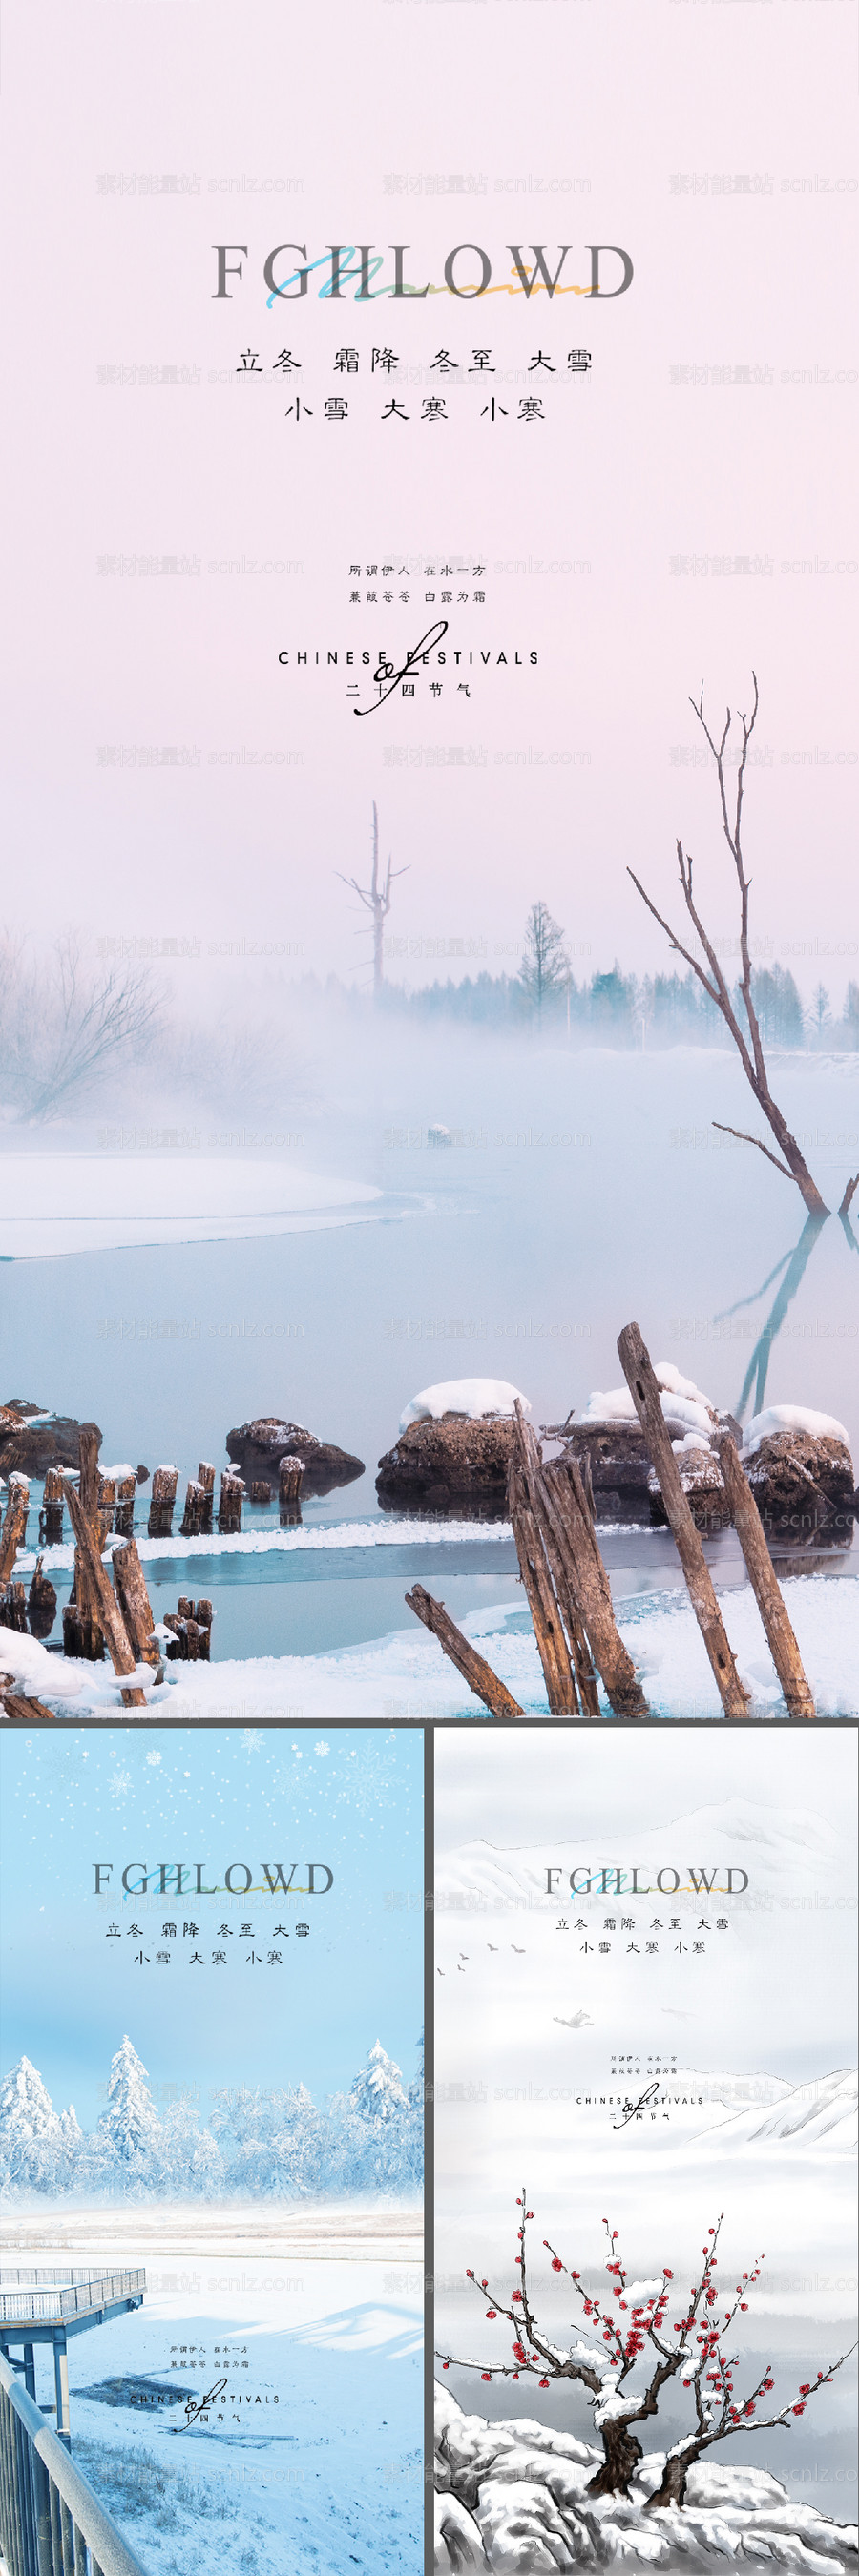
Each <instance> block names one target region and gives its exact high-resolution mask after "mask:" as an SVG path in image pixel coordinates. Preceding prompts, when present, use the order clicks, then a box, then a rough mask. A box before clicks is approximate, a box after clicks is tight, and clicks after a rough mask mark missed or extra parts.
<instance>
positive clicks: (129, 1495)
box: [113, 1472, 137, 1538]
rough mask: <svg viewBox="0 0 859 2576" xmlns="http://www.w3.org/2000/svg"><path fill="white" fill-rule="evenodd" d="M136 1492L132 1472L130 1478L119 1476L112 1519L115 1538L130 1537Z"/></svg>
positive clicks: (134, 1477) (135, 1480)
mask: <svg viewBox="0 0 859 2576" xmlns="http://www.w3.org/2000/svg"><path fill="white" fill-rule="evenodd" d="M136 1492H137V1477H136V1476H135V1475H134V1473H133V1472H132V1474H131V1475H130V1476H119V1477H118V1478H117V1484H116V1511H115V1513H114V1519H113V1526H114V1531H115V1533H116V1536H117V1538H130V1537H131V1534H132V1531H133V1528H134V1497H135V1494H136Z"/></svg>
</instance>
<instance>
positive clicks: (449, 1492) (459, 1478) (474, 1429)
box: [376, 1377, 531, 1520]
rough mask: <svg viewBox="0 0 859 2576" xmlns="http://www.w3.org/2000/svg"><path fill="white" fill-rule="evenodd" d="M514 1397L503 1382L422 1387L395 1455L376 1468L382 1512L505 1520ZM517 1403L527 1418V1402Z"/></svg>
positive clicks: (457, 1381) (452, 1381)
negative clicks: (421, 1513) (452, 1515)
mask: <svg viewBox="0 0 859 2576" xmlns="http://www.w3.org/2000/svg"><path fill="white" fill-rule="evenodd" d="M517 1396H519V1389H518V1387H515V1386H510V1385H509V1384H508V1383H507V1380H506V1379H504V1378H470V1377H465V1378H448V1379H447V1380H446V1381H445V1383H444V1384H443V1385H440V1386H428V1387H423V1388H422V1390H421V1392H420V1394H419V1395H415V1396H413V1397H412V1399H411V1403H410V1404H407V1405H406V1406H405V1408H404V1411H403V1412H402V1413H401V1415H400V1434H399V1438H398V1440H397V1441H396V1442H395V1445H394V1447H393V1449H389V1450H388V1451H387V1452H386V1454H385V1456H384V1457H383V1458H380V1460H379V1473H378V1476H377V1478H376V1492H377V1494H378V1497H379V1502H380V1504H381V1507H382V1510H383V1511H406V1512H440V1513H443V1514H444V1513H455V1514H457V1515H458V1516H460V1515H461V1516H463V1517H464V1518H466V1519H471V1520H474V1519H479V1520H502V1519H504V1518H505V1516H506V1512H507V1469H508V1464H509V1459H510V1445H511V1441H512V1437H513V1407H514V1404H515V1402H516V1399H517ZM519 1401H520V1403H521V1405H522V1410H523V1413H525V1414H526V1415H527V1414H529V1413H530V1410H531V1407H530V1404H529V1402H528V1398H527V1396H519Z"/></svg>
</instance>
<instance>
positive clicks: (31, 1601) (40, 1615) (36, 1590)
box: [27, 1556, 57, 1637]
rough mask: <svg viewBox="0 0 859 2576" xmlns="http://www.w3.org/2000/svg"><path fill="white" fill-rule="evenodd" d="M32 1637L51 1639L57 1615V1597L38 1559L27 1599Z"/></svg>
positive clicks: (38, 1558) (38, 1557)
mask: <svg viewBox="0 0 859 2576" xmlns="http://www.w3.org/2000/svg"><path fill="white" fill-rule="evenodd" d="M27 1614H28V1617H29V1621H30V1635H31V1637H49V1636H50V1633H51V1629H52V1627H53V1624H54V1620H55V1618H56V1615H57V1596H56V1592H55V1590H54V1586H53V1584H52V1583H49V1582H48V1578H47V1575H46V1574H43V1573H42V1559H41V1557H40V1556H37V1558H36V1570H35V1573H34V1575H33V1580H32V1583H31V1585H30V1590H29V1595H28V1599H27Z"/></svg>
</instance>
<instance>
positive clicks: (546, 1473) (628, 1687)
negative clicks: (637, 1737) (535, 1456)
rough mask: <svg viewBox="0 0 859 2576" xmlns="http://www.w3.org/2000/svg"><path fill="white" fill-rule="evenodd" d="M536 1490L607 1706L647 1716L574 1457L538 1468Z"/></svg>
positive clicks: (619, 1714) (625, 1714)
mask: <svg viewBox="0 0 859 2576" xmlns="http://www.w3.org/2000/svg"><path fill="white" fill-rule="evenodd" d="M539 1491H540V1498H541V1503H542V1508H543V1510H544V1513H545V1516H546V1520H547V1522H548V1523H549V1525H550V1527H554V1528H555V1529H556V1538H557V1545H558V1548H559V1552H560V1553H561V1555H562V1557H564V1556H565V1557H566V1562H567V1565H568V1568H569V1582H570V1589H571V1591H572V1594H573V1598H574V1600H575V1603H576V1605H577V1608H578V1611H579V1616H580V1618H581V1621H582V1625H583V1627H584V1629H585V1632H586V1635H587V1639H588V1643H589V1646H590V1650H591V1654H592V1656H593V1659H594V1663H595V1664H596V1668H597V1671H598V1673H599V1675H600V1678H601V1681H602V1684H603V1688H604V1690H605V1694H606V1698H607V1700H608V1704H609V1707H610V1708H611V1709H612V1710H613V1712H614V1715H615V1717H648V1716H649V1714H650V1711H649V1708H648V1704H647V1700H646V1698H645V1694H644V1691H643V1690H642V1686H641V1683H640V1681H639V1679H638V1675H637V1673H636V1669H635V1665H634V1663H633V1659H632V1656H631V1654H630V1652H629V1648H628V1647H627V1646H625V1645H624V1641H623V1638H622V1636H621V1633H620V1629H619V1627H618V1624H617V1620H616V1618H615V1615H614V1603H613V1601H612V1597H611V1584H610V1582H609V1578H608V1574H607V1571H606V1568H605V1565H604V1564H603V1560H602V1556H601V1554H600V1548H599V1541H598V1539H597V1534H596V1530H595V1527H594V1518H593V1510H592V1507H591V1506H592V1489H591V1486H590V1479H589V1478H588V1480H587V1481H585V1479H584V1478H583V1476H582V1474H581V1469H580V1467H579V1464H578V1462H577V1460H576V1459H575V1458H572V1457H568V1458H555V1459H553V1460H552V1461H551V1463H550V1464H549V1465H548V1466H546V1467H543V1469H542V1471H541V1475H540V1484H539ZM583 1706H584V1702H583ZM596 1714H597V1715H599V1708H598V1707H597V1710H596Z"/></svg>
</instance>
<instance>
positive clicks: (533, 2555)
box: [435, 2387, 857, 2576]
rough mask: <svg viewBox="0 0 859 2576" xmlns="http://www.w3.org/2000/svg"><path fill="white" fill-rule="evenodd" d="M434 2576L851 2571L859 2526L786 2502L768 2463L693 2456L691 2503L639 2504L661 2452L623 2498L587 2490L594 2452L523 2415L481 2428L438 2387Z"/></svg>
mask: <svg viewBox="0 0 859 2576" xmlns="http://www.w3.org/2000/svg"><path fill="white" fill-rule="evenodd" d="M436 2395H437V2410H436V2415H437V2421H436V2440H437V2479H438V2489H439V2493H438V2497H437V2516H436V2559H435V2565H436V2571H437V2576H458V2571H459V2570H460V2569H464V2570H468V2571H473V2570H476V2569H482V2570H487V2569H492V2570H493V2571H495V2576H560V2571H562V2570H564V2569H567V2568H571V2569H572V2568H581V2567H583V2566H585V2567H586V2566H594V2567H596V2566H606V2565H608V2566H614V2565H615V2564H618V2563H620V2564H625V2565H626V2566H628V2567H659V2568H663V2569H665V2570H669V2569H681V2568H682V2569H684V2570H692V2569H695V2568H709V2569H711V2570H713V2569H715V2568H716V2567H717V2566H718V2565H719V2564H721V2565H722V2566H724V2562H725V2560H726V2559H732V2560H737V2561H740V2562H742V2563H743V2564H745V2563H746V2562H747V2561H748V2560H749V2559H751V2560H753V2561H754V2560H756V2559H757V2560H762V2561H764V2562H765V2563H766V2564H767V2565H769V2566H770V2567H771V2566H772V2565H773V2562H775V2564H776V2565H777V2566H780V2567H792V2568H802V2569H805V2570H806V2576H855V2571H856V2567H857V2533H856V2530H855V2528H851V2527H850V2526H849V2525H842V2524H839V2523H834V2522H829V2521H827V2519H826V2517H825V2516H824V2515H823V2514H819V2513H817V2512H816V2511H815V2510H814V2507H813V2506H811V2505H805V2504H799V2503H794V2502H793V2501H792V2500H791V2498H790V2496H789V2495H788V2493H787V2489H786V2488H785V2487H783V2486H782V2484H781V2482H780V2480H779V2479H778V2478H775V2477H772V2476H771V2475H770V2474H769V2472H768V2470H766V2469H758V2468H754V2467H749V2466H746V2465H745V2464H744V2463H742V2462H738V2463H737V2465H736V2467H734V2466H733V2465H732V2466H730V2467H722V2466H721V2465H719V2466H717V2465H716V2464H715V2463H713V2462H712V2460H711V2459H705V2460H703V2461H699V2462H697V2463H696V2465H695V2466H694V2467H693V2468H692V2469H691V2470H690V2472H689V2479H688V2487H687V2501H686V2503H685V2505H683V2506H682V2508H678V2507H670V2508H669V2509H668V2510H667V2511H662V2510H660V2511H659V2513H657V2514H648V2513H647V2512H646V2510H645V2508H646V2505H647V2500H648V2497H649V2496H650V2495H652V2494H653V2491H654V2488H655V2487H656V2486H657V2485H658V2484H659V2481H660V2478H661V2474H662V2469H663V2466H664V2460H665V2454H664V2452H651V2453H649V2454H648V2455H647V2456H646V2457H645V2458H644V2459H643V2460H642V2461H641V2464H640V2468H639V2470H638V2473H637V2475H636V2477H635V2478H634V2479H633V2481H632V2484H631V2488H630V2493H629V2496H628V2497H622V2496H616V2495H615V2496H591V2495H588V2493H587V2487H588V2483H589V2480H590V2478H591V2476H592V2474H593V2471H594V2469H595V2468H596V2467H597V2466H598V2464H599V2461H600V2459H601V2457H602V2454H601V2452H600V2451H597V2450H594V2449H592V2448H590V2446H589V2445H587V2444H585V2443H583V2442H573V2441H572V2440H571V2438H570V2436H569V2435H566V2434H563V2433H556V2432H555V2431H554V2430H552V2429H550V2428H548V2427H547V2426H546V2425H542V2424H536V2423H534V2422H533V2420H531V2419H529V2418H528V2417H522V2418H520V2419H519V2420H518V2421H516V2420H507V2421H505V2422H503V2423H494V2424H492V2423H487V2422H486V2421H485V2420H484V2419H483V2418H482V2417H481V2416H478V2415H469V2414H465V2413H464V2411H463V2410H462V2408H460V2407H459V2406H458V2405H457V2402H456V2399H455V2397H454V2396H453V2395H452V2392H451V2391H450V2389H448V2388H447V2387H440V2388H438V2389H437V2392H436Z"/></svg>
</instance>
